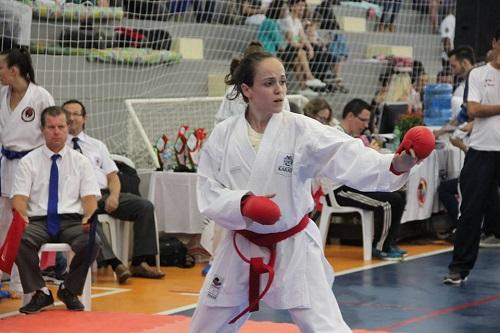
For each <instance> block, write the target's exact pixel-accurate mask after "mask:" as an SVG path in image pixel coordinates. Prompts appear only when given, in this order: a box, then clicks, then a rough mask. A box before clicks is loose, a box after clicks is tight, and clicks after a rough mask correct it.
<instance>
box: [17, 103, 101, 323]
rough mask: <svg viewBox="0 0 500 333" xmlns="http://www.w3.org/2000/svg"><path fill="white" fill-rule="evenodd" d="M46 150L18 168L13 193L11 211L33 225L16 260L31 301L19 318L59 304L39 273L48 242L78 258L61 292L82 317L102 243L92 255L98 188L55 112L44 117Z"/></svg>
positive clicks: (54, 108)
mask: <svg viewBox="0 0 500 333" xmlns="http://www.w3.org/2000/svg"><path fill="white" fill-rule="evenodd" d="M41 124H42V134H43V137H44V139H45V145H43V146H41V147H39V148H37V149H35V150H33V151H31V152H30V153H29V154H27V155H26V156H24V157H23V158H22V159H21V161H20V162H19V166H18V168H17V171H16V176H15V181H14V187H13V190H12V195H13V199H12V206H13V207H14V208H15V209H17V211H18V212H19V213H20V214H21V215H22V216H24V218H25V219H27V220H29V223H28V224H27V226H26V230H25V231H24V234H23V237H22V240H21V244H20V246H19V250H18V253H17V257H16V264H17V266H18V268H19V274H20V277H21V284H22V286H23V291H24V293H26V294H27V293H31V292H33V293H34V294H33V297H32V298H31V301H30V302H29V303H28V304H26V305H24V306H23V307H21V308H20V309H19V312H21V313H26V314H31V313H36V312H39V311H41V310H44V309H45V308H47V307H50V306H52V305H53V304H54V298H53V296H52V292H51V291H50V290H49V289H48V288H47V287H46V285H45V281H44V280H43V278H42V274H41V272H40V267H39V259H38V251H39V250H40V247H41V246H42V245H43V244H45V243H49V242H60V243H68V244H69V245H70V246H71V249H72V250H73V252H74V253H75V256H74V257H73V260H72V261H71V266H70V270H69V273H68V274H67V276H66V278H65V279H64V282H63V283H62V284H61V285H60V286H59V290H58V291H57V296H58V298H59V299H60V300H61V301H62V302H63V303H64V304H65V305H66V307H67V308H68V310H73V311H82V310H83V308H84V306H83V304H82V303H81V302H80V300H79V299H78V297H77V295H80V294H81V293H82V291H83V286H84V284H85V279H86V277H87V272H88V269H89V265H88V262H93V261H94V259H95V257H96V256H97V252H98V250H99V241H98V240H97V242H96V243H94V246H93V248H92V249H91V250H90V251H89V248H88V247H89V233H88V230H89V224H88V221H89V218H90V217H91V215H92V214H93V213H94V212H95V210H96V209H97V198H99V197H100V191H99V185H98V184H97V179H96V177H95V175H94V172H93V170H92V166H91V165H90V163H89V161H88V160H87V159H86V158H85V157H84V156H82V155H81V154H78V153H77V152H75V151H73V150H72V149H70V148H69V147H67V146H66V137H67V136H68V125H67V117H66V114H65V112H64V110H63V109H62V108H61V107H57V106H51V107H48V108H46V109H45V110H43V112H42V115H41Z"/></svg>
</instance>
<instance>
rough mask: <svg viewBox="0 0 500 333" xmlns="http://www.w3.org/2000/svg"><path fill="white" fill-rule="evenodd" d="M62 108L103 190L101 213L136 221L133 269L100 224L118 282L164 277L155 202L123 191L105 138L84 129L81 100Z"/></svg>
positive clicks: (72, 139)
mask: <svg viewBox="0 0 500 333" xmlns="http://www.w3.org/2000/svg"><path fill="white" fill-rule="evenodd" d="M63 107H64V109H65V110H66V112H67V116H68V124H69V135H68V138H67V144H68V146H70V147H71V148H73V149H75V150H77V151H78V152H80V153H81V154H83V155H84V156H85V157H87V158H88V160H89V161H90V163H91V165H92V167H93V171H94V173H95V176H96V178H97V180H98V183H99V187H100V189H101V194H102V197H101V199H100V200H99V202H98V213H100V214H109V215H110V216H112V217H115V218H117V219H120V220H122V221H127V222H132V223H133V224H134V245H133V255H132V264H131V266H130V269H128V268H127V267H126V266H125V265H124V264H123V263H122V262H121V261H120V260H119V259H118V258H117V257H116V255H115V254H114V253H113V250H112V249H111V246H110V244H109V242H108V241H107V239H106V237H105V236H104V233H103V232H102V227H101V225H100V223H99V224H98V231H99V230H100V231H99V235H100V237H101V239H102V243H103V247H102V257H103V262H104V263H105V264H109V265H111V267H112V268H113V271H114V272H115V274H116V278H117V280H118V282H119V283H125V281H126V280H127V279H128V278H129V277H130V275H132V276H135V277H144V278H150V279H161V278H163V277H164V276H165V273H163V272H161V271H159V270H157V269H155V268H153V267H155V264H156V262H155V255H156V254H158V248H157V241H156V240H157V237H158V235H157V234H156V228H155V220H154V218H155V217H154V207H153V204H152V203H151V202H150V201H149V200H147V199H143V198H141V197H140V196H138V195H135V194H132V193H122V192H121V189H122V188H121V182H120V178H119V177H118V168H117V166H116V164H115V162H114V161H113V160H112V159H111V157H110V156H109V151H108V148H107V147H106V145H105V144H104V143H103V142H102V141H100V140H97V139H95V138H92V137H91V136H89V135H87V134H86V133H85V132H84V129H85V123H86V121H87V112H86V110H85V106H84V105H83V104H82V102H80V101H78V100H69V101H66V102H64V104H63ZM127 245H128V244H127ZM127 245H125V246H127ZM127 264H128V263H127ZM151 266H153V267H151Z"/></svg>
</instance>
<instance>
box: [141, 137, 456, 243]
mask: <svg viewBox="0 0 500 333" xmlns="http://www.w3.org/2000/svg"><path fill="white" fill-rule="evenodd" d="M463 159H464V154H463V153H462V152H461V151H460V150H459V149H458V148H456V147H453V146H449V147H447V148H445V149H440V150H435V151H434V152H433V153H432V154H431V155H430V156H429V157H428V158H427V159H426V160H425V161H424V162H423V163H421V164H420V165H418V166H416V167H415V168H413V169H412V171H411V174H410V179H409V181H408V187H407V197H406V200H407V202H406V207H405V212H404V213H403V217H402V220H401V222H402V223H405V222H408V221H417V220H425V219H428V218H430V217H431V215H432V213H437V212H439V211H440V210H441V209H440V204H439V199H438V195H437V188H438V186H439V183H440V180H441V179H450V178H456V177H458V175H459V174H460V170H461V168H462V164H463ZM148 198H149V200H151V202H152V203H153V204H154V205H155V210H156V218H157V223H158V230H160V231H165V232H168V233H187V234H200V233H201V231H202V230H203V225H204V224H203V217H202V216H201V214H200V212H199V211H198V205H197V202H196V174H195V173H183V172H162V171H160V172H153V173H152V174H151V179H150V183H149V195H148Z"/></svg>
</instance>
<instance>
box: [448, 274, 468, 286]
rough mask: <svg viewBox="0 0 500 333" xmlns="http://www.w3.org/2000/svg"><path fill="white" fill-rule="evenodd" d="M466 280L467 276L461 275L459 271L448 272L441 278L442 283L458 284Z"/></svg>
mask: <svg viewBox="0 0 500 333" xmlns="http://www.w3.org/2000/svg"><path fill="white" fill-rule="evenodd" d="M465 281H467V276H462V274H460V273H455V272H449V273H448V275H446V276H445V277H444V279H443V283H444V284H454V285H459V284H462V283H464V282H465Z"/></svg>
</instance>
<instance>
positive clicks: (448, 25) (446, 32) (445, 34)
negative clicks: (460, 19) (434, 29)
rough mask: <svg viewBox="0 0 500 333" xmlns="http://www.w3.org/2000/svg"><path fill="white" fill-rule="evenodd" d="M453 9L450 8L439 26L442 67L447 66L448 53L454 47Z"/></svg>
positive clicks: (454, 23) (454, 20) (454, 21)
mask: <svg viewBox="0 0 500 333" xmlns="http://www.w3.org/2000/svg"><path fill="white" fill-rule="evenodd" d="M454 12H455V11H454V10H453V8H450V11H449V12H448V15H447V16H446V17H445V18H444V19H443V21H441V24H440V25H439V33H440V34H441V46H442V50H443V52H442V54H441V64H442V66H443V68H444V67H447V66H449V60H448V53H449V52H450V51H451V50H453V48H454V47H455V46H454V45H455V25H456V19H455V15H454Z"/></svg>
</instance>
